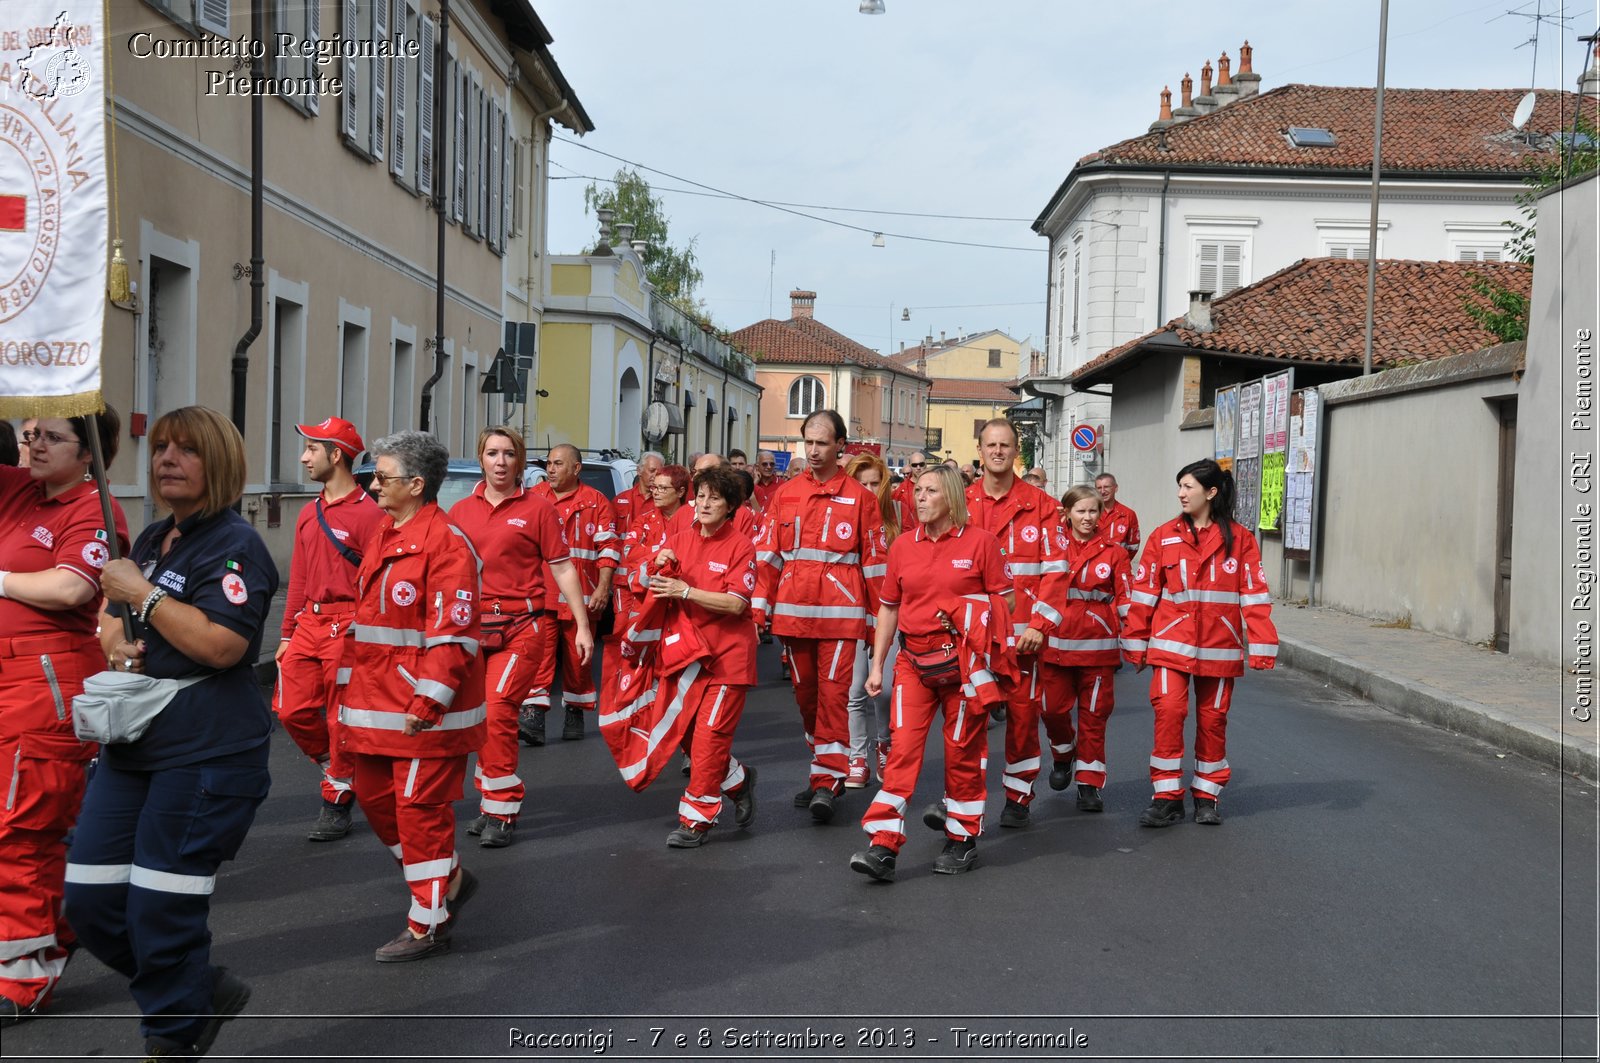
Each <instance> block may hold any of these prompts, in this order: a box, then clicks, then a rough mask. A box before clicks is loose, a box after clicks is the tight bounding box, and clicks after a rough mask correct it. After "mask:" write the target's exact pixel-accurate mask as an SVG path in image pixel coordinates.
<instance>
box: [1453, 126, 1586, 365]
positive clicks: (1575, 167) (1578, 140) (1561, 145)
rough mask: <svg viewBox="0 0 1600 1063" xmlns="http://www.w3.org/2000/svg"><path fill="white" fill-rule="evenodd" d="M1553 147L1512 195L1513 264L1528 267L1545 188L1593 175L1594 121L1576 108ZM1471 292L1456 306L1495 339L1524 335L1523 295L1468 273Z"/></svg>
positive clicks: (1510, 248) (1525, 312)
mask: <svg viewBox="0 0 1600 1063" xmlns="http://www.w3.org/2000/svg"><path fill="white" fill-rule="evenodd" d="M1556 146H1557V149H1558V150H1556V151H1553V152H1550V153H1547V154H1546V155H1545V156H1544V157H1543V158H1542V159H1540V161H1539V163H1538V164H1537V165H1536V166H1535V168H1534V170H1533V172H1532V173H1531V174H1529V175H1528V178H1527V180H1526V181H1525V182H1524V183H1525V184H1526V186H1527V187H1525V188H1524V189H1523V190H1522V191H1521V192H1520V193H1519V194H1518V195H1517V210H1518V212H1520V213H1521V215H1522V219H1523V220H1521V221H1508V222H1506V223H1505V225H1506V228H1508V229H1510V230H1511V239H1510V241H1509V242H1508V243H1507V245H1506V247H1507V250H1508V251H1509V252H1510V254H1511V259H1512V261H1514V262H1523V263H1526V264H1528V265H1530V266H1531V265H1533V258H1534V250H1535V249H1534V236H1535V233H1536V231H1537V230H1538V226H1539V197H1540V195H1542V194H1543V193H1544V192H1545V190H1546V189H1549V188H1552V187H1554V186H1556V185H1558V184H1561V183H1562V182H1563V181H1570V180H1571V179H1572V178H1574V177H1582V176H1583V175H1584V174H1589V173H1593V172H1594V171H1595V169H1596V167H1597V165H1600V134H1597V132H1596V127H1595V123H1594V122H1592V121H1590V120H1589V118H1588V116H1587V115H1585V114H1583V113H1582V112H1579V114H1578V115H1577V116H1576V119H1575V123H1574V125H1573V128H1572V131H1570V132H1566V133H1562V134H1561V136H1560V139H1559V140H1558V141H1557V145H1556ZM1468 276H1469V278H1470V280H1469V284H1470V286H1471V288H1472V292H1473V294H1471V295H1463V296H1462V297H1461V305H1462V307H1463V308H1464V309H1465V310H1466V312H1467V316H1468V317H1470V318H1472V320H1474V321H1476V322H1477V323H1478V324H1479V325H1481V326H1483V328H1484V330H1485V331H1487V332H1489V333H1492V334H1493V335H1494V337H1495V338H1496V339H1498V340H1499V341H1500V342H1501V343H1510V342H1512V341H1514V340H1524V339H1527V338H1528V298H1527V296H1524V295H1521V294H1519V293H1517V292H1514V291H1511V290H1510V289H1508V288H1506V287H1505V286H1504V285H1501V284H1499V283H1498V282H1496V281H1494V280H1493V279H1491V278H1489V277H1486V276H1484V275H1483V274H1481V273H1470V274H1468Z"/></svg>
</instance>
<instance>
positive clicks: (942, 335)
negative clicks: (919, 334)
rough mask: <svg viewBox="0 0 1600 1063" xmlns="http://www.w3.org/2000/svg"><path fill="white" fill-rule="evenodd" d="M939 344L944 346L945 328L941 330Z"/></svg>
mask: <svg viewBox="0 0 1600 1063" xmlns="http://www.w3.org/2000/svg"><path fill="white" fill-rule="evenodd" d="M939 346H941V347H943V346H944V329H940V330H939Z"/></svg>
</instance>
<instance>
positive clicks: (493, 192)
mask: <svg viewBox="0 0 1600 1063" xmlns="http://www.w3.org/2000/svg"><path fill="white" fill-rule="evenodd" d="M488 109H489V180H488V186H489V187H488V188H487V189H485V191H486V192H487V193H488V195H489V247H490V248H491V249H492V250H495V251H498V250H500V247H501V240H502V238H503V233H502V230H501V220H502V219H501V217H500V190H501V188H503V187H504V186H503V185H502V183H501V181H500V158H501V154H500V135H501V134H502V133H503V132H504V128H503V126H502V125H501V122H502V118H503V116H502V115H501V114H500V108H499V107H498V106H497V105H496V104H495V103H494V101H493V100H489V101H488Z"/></svg>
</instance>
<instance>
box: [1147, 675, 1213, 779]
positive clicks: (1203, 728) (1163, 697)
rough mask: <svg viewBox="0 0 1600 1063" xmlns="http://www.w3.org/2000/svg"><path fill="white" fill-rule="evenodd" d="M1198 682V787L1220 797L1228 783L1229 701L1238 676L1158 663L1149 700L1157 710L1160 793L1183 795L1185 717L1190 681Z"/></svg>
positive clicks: (1153, 767) (1155, 756) (1155, 775)
mask: <svg viewBox="0 0 1600 1063" xmlns="http://www.w3.org/2000/svg"><path fill="white" fill-rule="evenodd" d="M1191 683H1193V684H1194V704H1195V727H1194V784H1193V785H1194V789H1195V793H1196V794H1197V795H1199V796H1202V797H1211V798H1216V797H1218V796H1220V795H1221V794H1222V788H1223V787H1224V786H1226V785H1228V779H1229V777H1230V775H1231V772H1230V771H1229V769H1228V706H1229V705H1231V704H1232V702H1233V679H1232V678H1231V677H1221V676H1210V675H1188V674H1187V673H1184V672H1178V671H1174V670H1173V669H1171V668H1157V669H1156V670H1155V673H1154V674H1153V675H1151V676H1150V706H1151V708H1153V709H1154V710H1155V716H1156V734H1155V747H1154V748H1153V749H1152V750H1151V753H1150V782H1151V784H1152V785H1154V787H1155V792H1156V796H1157V797H1159V798H1167V799H1172V800H1182V799H1183V795H1184V788H1183V721H1184V718H1185V717H1187V716H1188V715H1189V685H1190V684H1191Z"/></svg>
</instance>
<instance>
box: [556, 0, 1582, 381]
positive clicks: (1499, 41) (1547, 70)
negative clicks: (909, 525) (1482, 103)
mask: <svg viewBox="0 0 1600 1063" xmlns="http://www.w3.org/2000/svg"><path fill="white" fill-rule="evenodd" d="M886 2H887V6H888V12H887V13H886V14H883V15H876V16H868V15H862V14H859V13H858V12H857V10H856V9H857V6H858V0H737V2H735V0H717V2H713V0H672V2H666V0H535V6H536V7H537V9H538V12H539V15H540V17H541V18H542V19H543V20H544V22H545V24H546V26H548V27H549V29H550V32H551V33H552V34H553V35H554V37H555V43H554V44H553V45H551V51H552V53H553V54H554V55H555V58H556V61H557V62H558V63H559V64H560V65H561V68H562V70H563V72H564V73H565V74H566V76H567V79H568V81H569V82H570V83H571V84H572V86H573V88H574V89H575V90H576V92H577V94H578V97H579V99H580V100H581V101H582V103H583V106H584V107H585V108H586V109H587V111H588V113H589V115H590V117H591V118H592V119H593V121H594V124H595V127H596V128H595V132H593V133H590V134H589V135H588V136H586V137H584V138H582V141H581V143H582V145H584V146H582V147H580V146H578V145H576V144H572V143H564V142H562V140H558V141H557V142H556V143H555V144H554V145H553V147H552V150H551V157H552V161H553V165H552V167H551V176H552V177H553V178H556V179H555V180H552V182H551V185H550V189H551V219H550V249H551V251H553V252H555V253H558V254H561V253H574V252H577V251H580V250H582V248H583V247H584V246H585V244H586V243H587V242H590V241H592V239H593V234H594V231H595V221H594V217H593V215H590V214H585V212H584V208H583V188H584V186H585V184H587V183H588V182H587V181H586V180H582V179H575V178H574V175H584V176H595V177H610V176H611V175H612V174H613V173H614V172H615V170H616V169H617V168H618V167H619V166H620V165H622V164H621V163H619V162H617V161H616V160H615V159H611V158H607V157H605V156H603V155H598V154H596V153H595V152H593V151H590V150H586V149H587V148H595V149H599V150H600V151H604V152H608V153H610V154H611V155H615V156H620V157H621V158H624V159H627V160H631V161H634V162H637V163H640V164H642V165H643V166H647V167H652V168H653V169H654V170H658V171H664V172H665V173H666V174H672V175H674V176H675V177H676V178H678V180H675V179H673V178H671V177H667V176H664V175H663V173H657V172H651V171H650V170H643V171H642V172H643V173H644V176H645V177H646V179H647V180H649V181H650V182H651V184H652V186H653V187H654V188H655V189H656V190H657V191H658V193H659V194H660V196H661V198H662V200H663V201H664V203H665V207H666V211H667V214H668V215H669V217H670V218H671V224H672V234H673V242H674V243H677V244H679V245H680V246H681V245H682V244H683V243H685V242H687V241H688V240H689V239H691V238H695V239H697V241H698V243H697V244H696V251H697V253H698V255H699V257H700V267H701V269H702V270H703V271H704V273H705V281H704V283H703V284H702V286H701V290H700V295H701V296H702V297H703V298H704V299H705V300H706V302H707V304H708V306H709V308H710V310H711V313H712V316H713V318H714V319H715V320H716V322H717V323H718V324H719V325H721V326H723V327H726V328H729V329H734V328H740V327H742V326H744V325H748V324H750V323H751V322H754V321H758V320H760V319H762V318H765V317H768V316H775V317H780V318H782V317H787V316H788V292H789V290H790V289H791V288H795V287H799V288H810V289H813V290H815V291H816V292H817V317H818V318H819V319H820V320H822V321H823V322H825V323H826V324H828V325H831V326H833V327H834V328H837V329H839V330H840V331H842V332H844V333H845V334H847V335H849V336H850V337H851V338H853V339H855V340H857V341H858V342H860V343H864V344H866V345H867V346H869V347H873V348H876V349H878V350H884V351H887V350H891V349H897V348H898V347H899V345H900V344H901V342H902V341H905V342H915V341H916V340H917V339H918V338H919V337H921V336H922V335H924V334H930V333H931V334H932V335H934V336H937V335H938V334H939V332H940V330H944V331H947V332H948V333H950V334H951V335H955V334H957V332H958V330H962V331H965V332H969V333H970V332H975V331H979V330H981V329H987V328H1001V329H1004V330H1005V331H1007V332H1009V333H1011V334H1012V335H1014V336H1016V337H1017V338H1018V339H1022V338H1026V337H1032V338H1033V339H1034V342H1035V343H1039V342H1041V341H1042V339H1043V336H1044V324H1045V323H1044V285H1045V255H1044V250H1043V249H1044V241H1043V240H1042V239H1040V238H1039V237H1037V236H1035V235H1034V233H1033V232H1032V230H1031V229H1030V227H1029V226H1030V223H1031V222H1032V220H1033V219H1034V218H1035V217H1037V216H1038V214H1039V212H1040V211H1041V210H1042V209H1043V208H1044V205H1045V203H1046V201H1047V200H1048V199H1049V197H1050V195H1051V194H1052V193H1053V192H1054V191H1055V189H1056V188H1057V187H1058V186H1059V185H1060V183H1061V181H1062V179H1063V178H1064V177H1065V176H1066V174H1067V172H1068V171H1069V170H1070V169H1071V168H1072V164H1073V163H1074V162H1075V161H1076V160H1077V159H1079V158H1081V157H1082V156H1084V155H1086V154H1088V153H1089V152H1091V151H1094V150H1096V149H1098V148H1100V147H1103V146H1106V145H1109V144H1113V143H1116V142H1117V141H1119V140H1123V139H1125V138H1127V137H1130V136H1137V135H1139V134H1141V133H1143V132H1145V131H1146V129H1147V127H1148V126H1149V124H1150V123H1151V122H1152V121H1154V120H1155V118H1156V114H1157V110H1158V108H1159V105H1160V100H1159V93H1160V91H1161V88H1162V86H1163V85H1170V86H1171V88H1172V91H1173V96H1174V101H1173V102H1174V106H1176V104H1177V94H1178V83H1179V81H1180V80H1181V79H1182V78H1183V75H1184V73H1185V72H1187V73H1189V74H1191V75H1192V76H1193V77H1194V79H1195V82H1196V84H1197V85H1198V82H1199V77H1200V66H1201V64H1202V63H1203V62H1205V61H1206V60H1207V59H1210V60H1211V62H1212V65H1213V66H1215V65H1216V60H1217V57H1218V55H1219V54H1220V53H1222V52H1224V51H1226V52H1227V53H1228V55H1229V57H1230V59H1231V60H1232V61H1233V65H1234V70H1235V71H1237V70H1238V62H1239V60H1238V52H1239V45H1240V43H1241V42H1243V41H1244V40H1246V39H1248V40H1249V41H1250V44H1251V46H1252V48H1253V50H1254V56H1255V59H1254V67H1255V71H1256V73H1258V74H1260V75H1261V78H1262V80H1261V90H1262V91H1263V92H1265V91H1267V90H1269V89H1272V88H1276V87H1278V86H1280V85H1284V84H1288V83H1291V82H1300V83H1309V84H1318V85H1372V84H1375V82H1376V74H1377V56H1378V48H1377V40H1378V15H1379V4H1378V0H1351V2H1344V3H1331V4H1330V3H1328V2H1326V0H1319V2H1304V0H1276V2H1268V0H1246V2H1243V3H1234V4H1217V3H1208V2H1203V0H1196V2H1191V3H1181V2H1180V3H1173V2H1161V3H1147V2H1143V0H1121V2H1116V3H1086V2H1084V3H1080V2H1078V0H1071V2H1068V0H886ZM1390 7H1391V10H1390V15H1389V44H1388V74H1387V84H1388V86H1389V87H1391V88H1507V87H1511V88H1525V87H1528V86H1529V85H1530V84H1532V85H1535V86H1537V87H1563V88H1569V89H1570V88H1572V87H1574V83H1575V79H1576V78H1577V76H1578V73H1579V72H1580V71H1581V70H1582V68H1583V65H1584V54H1583V51H1584V46H1583V45H1582V44H1581V43H1579V42H1577V40H1576V38H1577V36H1578V35H1580V34H1585V33H1589V32H1592V31H1593V29H1594V26H1595V18H1596V16H1595V4H1594V2H1593V0H1588V2H1582V0H1579V2H1567V3H1562V2H1560V0H1542V3H1541V2H1540V0H1528V2H1526V3H1518V2H1515V0H1497V2H1494V3H1477V2H1475V0H1393V2H1392V3H1391V5H1390ZM1508 11H1514V12H1520V13H1522V14H1512V15H1508V14H1506V12H1508ZM1536 11H1542V12H1543V14H1544V15H1545V16H1546V17H1547V19H1555V18H1559V17H1560V16H1563V15H1565V16H1567V21H1566V22H1565V23H1562V22H1559V21H1546V22H1543V23H1540V24H1537V25H1538V26H1540V27H1541V29H1542V32H1539V34H1538V46H1537V73H1535V49H1534V47H1533V46H1532V45H1529V44H1526V43H1525V42H1528V41H1529V40H1531V39H1532V38H1533V36H1534V32H1535V28H1536V23H1535V22H1534V20H1532V19H1530V18H1527V17H1522V15H1524V14H1525V15H1531V14H1534V13H1535V12H1536ZM1519 45H1521V46H1520V47H1519ZM1195 91H1196V92H1197V93H1198V91H1199V90H1198V88H1196V90H1195ZM1508 117H1509V116H1508ZM557 135H558V137H560V138H563V139H565V140H572V139H573V137H572V134H570V133H568V132H567V131H565V130H559V129H558V131H557ZM689 182H699V183H700V184H702V185H710V186H713V187H715V188H716V189H720V190H722V191H725V192H730V193H735V194H737V195H740V196H747V197H750V198H752V199H762V200H768V201H783V202H786V203H795V204H813V205H816V206H821V207H836V208H837V207H848V208H854V209H856V210H873V211H903V212H923V213H931V214H959V215H979V216H984V217H997V218H1003V219H1008V220H1002V221H953V220H941V219H936V218H919V217H895V216H892V215H884V214H862V213H847V212H844V211H839V210H815V209H810V208H794V209H803V210H805V211H806V213H810V214H816V215H819V216H822V217H825V218H829V219H832V220H836V221H842V222H847V223H849V224H852V225H856V226H860V227H861V228H864V229H866V230H867V231H866V232H857V231H853V230H850V229H844V228H839V227H836V226H833V225H828V224H824V223H822V222H818V221H812V220H809V219H807V218H801V217H795V216H793V215H789V214H785V213H782V212H780V211H777V210H773V209H771V208H769V207H762V206H757V205H754V204H749V203H743V202H737V201H732V200H728V199H717V198H708V197H706V196H702V195H686V194H681V193H676V192H670V191H667V190H668V189H670V188H690V189H693V188H694V186H693V185H691V184H689ZM697 190H698V191H703V189H697ZM874 230H878V231H882V232H884V233H885V234H886V236H885V243H886V246H884V247H882V248H875V247H873V246H872V232H873V231H874ZM897 233H900V234H906V235H908V236H923V237H936V238H939V239H944V240H957V241H970V242H973V243H979V244H993V245H1002V246H1003V247H1015V248H1023V249H1024V250H1001V249H991V248H979V247H960V246H950V245H945V244H937V243H927V242H921V241H914V240H909V239H902V238H897V237H896V236H895V235H893V234H897ZM774 253H775V254H776V267H775V268H773V267H772V266H771V263H772V259H773V255H774ZM769 282H770V283H769ZM769 293H770V294H769ZM769 299H770V301H769ZM962 304H985V305H979V306H970V305H962ZM769 306H770V313H769ZM905 306H909V307H911V320H910V322H909V323H907V322H903V321H901V319H900V318H901V314H900V311H901V308H902V307H905ZM891 308H892V309H891Z"/></svg>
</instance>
